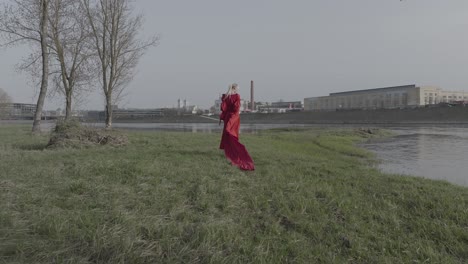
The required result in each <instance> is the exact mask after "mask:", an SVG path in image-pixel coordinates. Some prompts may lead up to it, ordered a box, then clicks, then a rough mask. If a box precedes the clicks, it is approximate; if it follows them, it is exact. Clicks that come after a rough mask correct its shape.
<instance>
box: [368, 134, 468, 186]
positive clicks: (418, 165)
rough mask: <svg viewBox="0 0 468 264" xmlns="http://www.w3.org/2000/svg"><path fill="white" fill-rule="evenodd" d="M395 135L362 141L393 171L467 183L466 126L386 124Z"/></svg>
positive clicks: (462, 183) (467, 135)
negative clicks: (404, 125)
mask: <svg viewBox="0 0 468 264" xmlns="http://www.w3.org/2000/svg"><path fill="white" fill-rule="evenodd" d="M387 129H389V130H391V131H393V132H394V133H395V134H396V136H394V137H391V138H386V139H378V140H372V141H369V142H366V143H364V144H361V146H362V147H364V148H366V149H369V150H371V151H372V152H374V153H375V154H376V156H377V158H378V159H379V160H380V163H379V165H378V166H379V168H380V169H381V170H382V171H383V172H387V173H392V174H403V175H414V176H420V177H425V178H429V179H439V180H446V181H449V182H452V183H455V184H459V185H464V186H468V126H466V125H464V126H440V125H438V126H412V127H388V128H387Z"/></svg>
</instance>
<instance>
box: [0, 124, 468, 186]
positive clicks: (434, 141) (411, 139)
mask: <svg viewBox="0 0 468 264" xmlns="http://www.w3.org/2000/svg"><path fill="white" fill-rule="evenodd" d="M1 123H3V122H0V124H1ZM24 123H27V122H24ZM53 125H54V123H53V122H43V123H42V126H43V129H44V130H50V129H51V128H52V127H53ZM88 125H89V126H94V127H103V124H102V123H95V124H88ZM363 126H364V127H368V126H366V125H348V126H343V125H303V124H242V125H241V133H257V132H258V131H260V130H264V129H271V128H290V127H295V128H302V127H330V128H333V127H337V128H343V127H363ZM113 127H115V128H119V129H131V130H149V131H182V132H189V133H220V132H221V129H222V126H218V124H214V123H205V124H203V123H177V124H174V123H171V124H168V123H114V124H113ZM379 127H381V128H385V129H388V130H391V131H393V132H394V133H395V134H396V136H394V137H391V138H386V139H378V140H372V141H369V142H366V143H364V144H361V146H362V147H364V148H366V149H368V150H370V151H372V152H374V153H375V154H376V156H377V158H378V159H379V160H380V163H379V168H380V169H381V170H382V171H383V172H387V173H392V174H402V175H414V176H420V177H425V178H430V179H441V180H446V181H449V182H452V183H455V184H459V185H464V186H468V125H458V126H452V125H436V126H427V125H413V126H379Z"/></svg>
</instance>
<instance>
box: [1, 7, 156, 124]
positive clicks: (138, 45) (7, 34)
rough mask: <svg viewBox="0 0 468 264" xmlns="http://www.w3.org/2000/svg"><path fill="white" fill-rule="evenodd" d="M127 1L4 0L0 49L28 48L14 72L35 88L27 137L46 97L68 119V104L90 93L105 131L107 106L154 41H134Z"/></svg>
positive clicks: (139, 20)
mask: <svg viewBox="0 0 468 264" xmlns="http://www.w3.org/2000/svg"><path fill="white" fill-rule="evenodd" d="M132 2H133V1H132V0H9V1H8V2H7V3H4V4H3V6H2V7H1V11H0V46H6V47H13V46H16V45H27V46H29V48H30V53H29V55H27V56H26V57H25V58H24V59H23V60H22V61H21V62H20V63H19V66H18V68H19V70H20V71H23V72H26V73H27V74H28V75H29V76H31V78H32V81H33V84H34V85H37V86H39V96H38V99H37V104H36V111H35V115H34V122H33V127H32V132H33V133H37V132H39V131H40V122H41V118H42V109H43V107H44V101H45V98H46V96H47V95H48V94H51V93H57V94H59V95H60V96H61V98H63V100H64V101H65V120H69V119H70V118H71V111H72V104H73V103H74V100H76V98H78V97H79V95H81V94H83V92H86V91H89V90H92V89H99V90H100V91H101V92H102V94H103V95H104V99H105V112H106V121H105V122H106V128H107V129H109V128H111V126H112V105H113V104H115V103H116V102H117V101H118V100H119V99H121V97H122V96H123V93H122V91H123V90H124V88H125V87H126V85H127V84H128V83H129V82H130V81H131V79H132V78H133V76H134V70H135V68H136V66H137V64H138V61H139V59H140V58H141V56H142V55H143V54H144V52H145V51H146V50H147V49H148V48H149V47H152V46H156V45H157V44H158V41H159V38H158V36H157V35H154V36H152V37H150V38H148V39H141V38H140V36H139V33H140V32H141V29H142V25H143V16H142V15H141V14H139V15H135V14H134V8H133V6H132ZM95 83H97V84H98V85H95ZM49 86H50V89H49Z"/></svg>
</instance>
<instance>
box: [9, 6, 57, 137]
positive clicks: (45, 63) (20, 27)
mask: <svg viewBox="0 0 468 264" xmlns="http://www.w3.org/2000/svg"><path fill="white" fill-rule="evenodd" d="M49 1H50V0H11V2H12V4H10V5H7V4H4V5H3V10H2V13H1V14H0V33H1V36H2V38H3V40H4V41H5V42H4V43H3V46H10V45H16V44H29V45H32V46H39V47H40V49H41V52H40V54H41V56H40V58H41V59H42V74H41V76H42V77H41V86H40V91H39V97H38V99H37V105H36V112H35V114H34V123H33V127H32V131H33V133H37V132H40V123H41V118H42V109H43V107H44V101H45V97H46V95H47V86H48V77H49V50H48V36H47V31H48V15H49V12H48V11H49V10H48V9H49ZM32 57H34V56H32Z"/></svg>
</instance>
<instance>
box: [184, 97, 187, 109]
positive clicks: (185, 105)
mask: <svg viewBox="0 0 468 264" xmlns="http://www.w3.org/2000/svg"><path fill="white" fill-rule="evenodd" d="M184 110H187V100H186V99H184Z"/></svg>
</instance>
